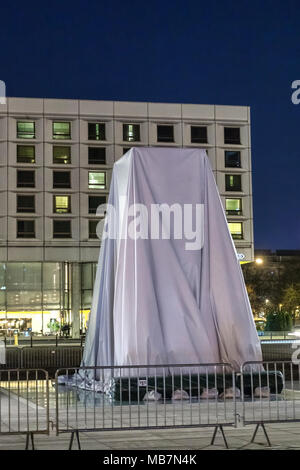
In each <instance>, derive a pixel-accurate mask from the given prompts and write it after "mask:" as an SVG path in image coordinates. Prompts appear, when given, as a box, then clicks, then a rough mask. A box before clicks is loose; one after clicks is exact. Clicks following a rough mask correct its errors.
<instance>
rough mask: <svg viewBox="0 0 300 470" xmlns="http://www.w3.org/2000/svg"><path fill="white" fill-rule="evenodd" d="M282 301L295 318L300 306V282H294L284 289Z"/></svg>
mask: <svg viewBox="0 0 300 470" xmlns="http://www.w3.org/2000/svg"><path fill="white" fill-rule="evenodd" d="M282 303H283V306H284V309H285V310H287V311H288V312H289V313H290V314H291V315H292V316H293V318H295V316H296V311H297V309H298V307H299V306H300V283H299V282H298V283H296V284H292V285H290V286H289V287H287V288H286V289H285V290H284V293H283V299H282Z"/></svg>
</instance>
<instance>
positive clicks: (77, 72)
mask: <svg viewBox="0 0 300 470" xmlns="http://www.w3.org/2000/svg"><path fill="white" fill-rule="evenodd" d="M0 17H1V25H0V46H1V49H0V50H1V61H0V79H1V80H4V81H5V82H6V86H7V95H8V96H25V97H52V98H81V99H108V100H114V99H116V100H139V101H167V102H182V103H190V102H191V103H208V104H232V105H249V106H251V109H252V161H253V195H254V227H255V245H256V248H274V249H275V248H290V249H294V248H295V249H296V248H298V249H299V248H300V195H299V194H300V150H299V148H300V145H299V144H300V104H299V105H298V106H296V105H293V104H292V102H291V82H292V81H293V80H297V79H299V80H300V54H299V52H300V2H299V0H293V1H292V0H285V1H284V2H283V1H282V0H281V1H276V0H273V1H264V0H260V1H257V0H251V1H244V0H235V1H229V0H227V1H225V0H219V1H215V0H209V1H202V0H185V1H184V0H168V1H167V0H160V1H157V0H153V1H151V0H148V2H145V1H141V0H140V1H136V0H131V1H125V0H123V1H122V0H110V1H106V2H104V1H102V0H98V1H93V0H86V1H75V0H74V1H72V2H71V1H60V2H58V1H56V0H55V1H51V2H48V3H47V4H45V3H44V2H41V1H38V2H37V1H34V2H33V1H30V0H28V1H26V2H24V1H22V2H20V1H18V0H15V1H14V2H6V5H5V6H3V5H1V7H0Z"/></svg>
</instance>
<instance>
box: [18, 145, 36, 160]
mask: <svg viewBox="0 0 300 470" xmlns="http://www.w3.org/2000/svg"><path fill="white" fill-rule="evenodd" d="M17 162H18V163H35V146H34V145H17Z"/></svg>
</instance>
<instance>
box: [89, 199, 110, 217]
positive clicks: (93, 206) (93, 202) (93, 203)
mask: <svg viewBox="0 0 300 470" xmlns="http://www.w3.org/2000/svg"><path fill="white" fill-rule="evenodd" d="M101 204H106V196H89V214H96V212H97V208H98V207H99V206H100V205H101Z"/></svg>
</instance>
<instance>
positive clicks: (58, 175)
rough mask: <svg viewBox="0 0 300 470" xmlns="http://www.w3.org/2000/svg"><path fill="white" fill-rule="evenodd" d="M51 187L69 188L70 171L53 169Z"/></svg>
mask: <svg viewBox="0 0 300 470" xmlns="http://www.w3.org/2000/svg"><path fill="white" fill-rule="evenodd" d="M53 188H71V172H70V171H53Z"/></svg>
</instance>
